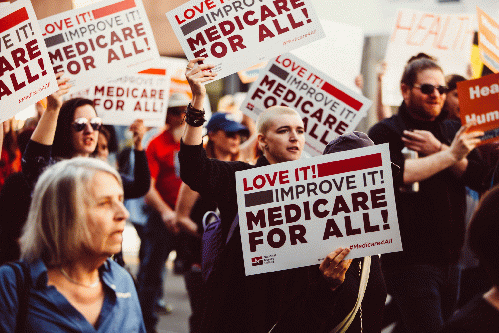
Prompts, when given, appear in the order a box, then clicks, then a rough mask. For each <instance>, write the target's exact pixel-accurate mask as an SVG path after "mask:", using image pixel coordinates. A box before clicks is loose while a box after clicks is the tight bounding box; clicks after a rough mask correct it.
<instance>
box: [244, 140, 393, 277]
mask: <svg viewBox="0 0 499 333" xmlns="http://www.w3.org/2000/svg"><path fill="white" fill-rule="evenodd" d="M236 183H237V188H238V189H240V190H239V192H238V193H237V205H238V213H239V226H240V230H241V243H242V248H243V257H244V267H245V270H246V275H253V274H260V273H267V272H274V271H280V270H285V269H290V268H296V267H303V266H310V265H314V264H320V263H321V262H322V261H323V260H324V258H325V257H326V256H327V254H329V253H330V252H332V251H334V250H335V249H337V248H338V247H344V248H345V247H347V248H350V250H351V252H350V253H349V254H348V256H347V258H349V259H353V258H359V257H364V256H369V255H376V254H382V253H389V252H396V251H401V250H402V243H401V239H400V232H399V227H398V219H397V211H396V207H395V197H394V194H393V182H392V173H391V163H390V152H389V149H388V144H383V145H376V146H371V147H366V148H361V149H355V150H350V151H346V152H340V153H334V154H328V155H324V156H317V157H314V158H307V159H300V160H297V161H292V162H286V163H278V164H273V165H270V166H266V167H260V168H255V169H249V170H245V171H240V172H236Z"/></svg>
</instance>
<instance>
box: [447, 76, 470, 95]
mask: <svg viewBox="0 0 499 333" xmlns="http://www.w3.org/2000/svg"><path fill="white" fill-rule="evenodd" d="M461 81H466V78H465V77H463V76H461V75H459V74H449V75H447V76H446V77H445V84H446V85H447V88H449V91H452V90H455V89H456V88H457V83H458V82H461Z"/></svg>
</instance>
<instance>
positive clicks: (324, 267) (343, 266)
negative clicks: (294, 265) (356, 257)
mask: <svg viewBox="0 0 499 333" xmlns="http://www.w3.org/2000/svg"><path fill="white" fill-rule="evenodd" d="M348 253H350V249H348V248H345V249H343V248H341V247H340V248H337V249H336V250H334V251H333V252H331V253H329V254H328V255H327V257H326V258H325V259H324V261H322V263H321V265H320V266H319V269H320V271H321V272H322V276H323V277H324V278H325V279H326V281H327V282H328V284H329V287H330V288H331V290H333V291H334V290H336V289H337V288H338V287H339V286H340V285H341V284H342V283H343V281H345V274H346V273H347V270H348V268H349V267H350V264H351V263H352V259H348V260H343V259H344V258H345V257H346V255H347V254H348Z"/></svg>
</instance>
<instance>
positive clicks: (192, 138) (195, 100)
mask: <svg viewBox="0 0 499 333" xmlns="http://www.w3.org/2000/svg"><path fill="white" fill-rule="evenodd" d="M204 59H205V58H195V59H193V60H191V61H189V63H188V64H187V67H186V71H185V77H186V78H187V82H189V86H190V87H191V91H192V102H191V107H192V108H194V109H195V110H203V103H204V99H205V97H206V87H205V86H204V85H203V83H204V82H208V81H211V80H213V78H214V77H215V76H217V74H216V73H213V72H212V71H211V69H212V68H213V67H214V66H213V65H207V64H201V62H202V61H203V60H204ZM187 112H189V109H188V110H187ZM182 140H183V142H184V144H186V145H190V146H194V145H199V144H201V142H202V141H203V127H202V126H199V127H195V126H191V125H189V123H187V124H186V126H185V131H184V135H183V136H182Z"/></svg>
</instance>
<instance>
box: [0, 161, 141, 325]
mask: <svg viewBox="0 0 499 333" xmlns="http://www.w3.org/2000/svg"><path fill="white" fill-rule="evenodd" d="M123 197H124V191H123V185H122V182H121V178H120V176H119V174H118V173H117V171H116V170H115V169H113V168H112V167H111V166H109V165H108V164H106V163H105V162H102V161H100V160H97V159H88V158H83V157H78V158H73V159H69V160H65V161H62V162H59V163H56V164H54V165H52V166H50V167H49V168H48V169H47V170H46V171H44V172H43V173H42V175H41V176H40V179H39V181H38V182H37V184H36V187H35V189H34V193H33V200H32V202H31V206H30V210H29V215H28V220H27V222H26V227H25V229H24V232H23V235H22V237H21V240H20V243H21V258H22V261H21V262H18V263H15V264H12V265H8V266H7V265H5V266H2V267H1V268H0V281H1V282H0V307H1V308H2V311H1V312H0V331H1V332H14V331H16V332H77V331H78V332H80V331H88V332H90V331H92V332H93V331H96V332H110V331H132V332H145V327H144V323H143V320H142V314H141V309H140V304H139V301H138V297H137V293H136V291H135V287H134V284H133V280H132V278H131V276H130V275H129V274H128V272H127V271H126V270H124V269H123V268H122V267H121V266H119V265H118V264H117V263H115V262H114V261H112V260H110V259H109V256H111V255H113V254H115V253H117V252H119V251H120V249H121V243H122V233H123V230H124V228H125V223H126V219H127V217H128V212H127V210H126V209H125V207H124V205H123Z"/></svg>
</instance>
